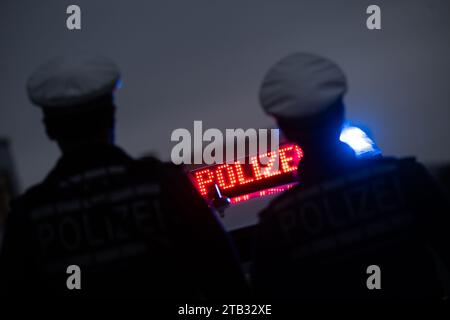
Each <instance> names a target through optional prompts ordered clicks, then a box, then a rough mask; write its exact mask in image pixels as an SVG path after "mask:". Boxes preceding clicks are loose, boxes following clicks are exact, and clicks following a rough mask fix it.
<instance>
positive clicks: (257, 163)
mask: <svg viewBox="0 0 450 320" xmlns="http://www.w3.org/2000/svg"><path fill="white" fill-rule="evenodd" d="M302 157H303V151H302V149H301V148H300V147H299V146H297V145H295V144H289V145H284V146H282V147H281V148H279V149H278V150H274V151H271V152H267V153H264V154H260V155H256V156H253V157H249V158H246V159H244V160H246V161H239V160H237V161H235V162H233V163H228V164H219V165H213V166H208V167H204V168H201V169H196V170H193V171H191V176H192V178H193V180H194V183H195V185H196V187H197V189H198V191H199V192H200V194H202V195H203V196H204V197H205V198H207V199H209V200H212V198H213V195H214V194H215V186H217V187H218V188H219V189H220V192H221V193H222V196H226V197H229V198H231V200H232V201H231V202H232V203H237V202H242V201H245V200H248V199H250V198H254V197H255V196H264V195H267V194H271V193H275V192H280V191H283V190H285V189H286V187H283V186H285V185H289V184H292V183H294V182H296V180H297V179H296V172H297V167H298V164H299V162H300V160H301V158H302ZM261 192H262V193H261Z"/></svg>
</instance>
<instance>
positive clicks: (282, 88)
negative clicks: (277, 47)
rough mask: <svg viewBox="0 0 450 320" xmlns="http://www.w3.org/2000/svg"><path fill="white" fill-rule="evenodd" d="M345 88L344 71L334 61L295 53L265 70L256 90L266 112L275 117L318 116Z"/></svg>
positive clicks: (297, 117) (341, 94) (298, 117)
mask: <svg viewBox="0 0 450 320" xmlns="http://www.w3.org/2000/svg"><path fill="white" fill-rule="evenodd" d="M346 91H347V81H346V78H345V75H344V73H343V72H342V70H341V69H340V68H339V66H338V65H336V64H335V63H334V62H332V61H330V60H328V59H326V58H323V57H320V56H318V55H314V54H309V53H295V54H292V55H289V56H287V57H285V58H284V59H282V60H280V61H279V62H278V63H276V64H275V65H274V66H273V67H272V68H270V69H269V71H268V72H267V74H266V76H265V78H264V80H263V82H262V84H261V89H260V94H259V98H260V102H261V106H262V108H263V109H264V110H265V112H266V113H268V114H270V115H273V116H274V117H275V118H277V119H290V118H293V119H301V118H303V117H310V116H315V115H319V114H321V113H322V112H325V111H326V110H327V108H329V107H330V106H331V105H333V103H334V102H336V101H337V100H338V98H340V97H342V96H343V95H344V93H345V92H346Z"/></svg>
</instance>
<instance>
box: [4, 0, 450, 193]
mask: <svg viewBox="0 0 450 320" xmlns="http://www.w3.org/2000/svg"><path fill="white" fill-rule="evenodd" d="M69 4H78V5H79V6H80V7H81V10H82V30H81V31H69V30H67V28H66V23H65V21H66V16H67V15H66V13H65V11H66V7H67V6H68V5H69ZM370 4H373V3H371V2H367V1H331V0H330V1H317V0H315V1H275V0H273V1H261V0H254V1H211V0H189V1H167V0H164V1H117V0H109V1H98V0H96V1H92V0H89V1H87V0H76V1H70V2H69V1H61V0H59V1H56V0H54V1H35V0H27V1H25V0H2V1H1V4H0V39H1V49H0V57H1V59H0V66H1V67H0V88H1V95H0V136H8V137H10V139H11V142H12V150H13V156H14V158H15V161H16V165H17V169H18V174H19V180H20V182H21V186H22V189H24V188H26V187H28V186H30V185H31V184H34V183H36V182H38V181H40V180H41V179H42V178H43V177H44V176H45V174H46V173H47V172H48V170H50V168H51V167H52V166H53V164H54V162H55V161H56V159H57V158H58V156H59V151H58V149H57V148H56V146H55V144H53V143H52V142H50V141H48V140H47V138H46V136H45V134H44V130H43V126H42V124H41V115H40V112H39V109H37V108H35V107H33V106H32V105H31V103H30V102H29V101H28V99H27V97H26V94H25V83H26V79H27V76H28V75H29V74H30V72H31V71H32V70H33V69H34V68H35V67H36V66H38V65H39V64H40V63H41V62H43V61H44V60H46V59H48V58H50V57H52V56H55V55H61V54H67V53H74V54H77V53H83V54H104V55H108V56H111V57H112V58H113V59H114V60H115V61H116V62H117V63H118V64H119V65H120V67H121V69H122V72H123V80H124V86H123V88H122V89H121V91H120V92H119V94H118V98H117V104H118V107H119V110H118V133H117V136H118V143H119V144H120V145H121V146H123V147H124V148H125V149H126V150H128V151H129V152H130V153H131V154H132V155H134V156H139V155H142V154H144V153H147V152H154V153H156V154H157V155H159V156H160V157H161V158H163V159H168V158H169V155H170V150H171V148H172V146H173V143H171V142H170V134H171V132H172V130H174V129H176V128H180V127H184V128H192V125H193V121H194V120H203V121H204V126H205V127H217V128H237V127H241V128H251V127H265V126H270V125H272V120H271V119H270V118H268V117H266V116H265V115H264V114H263V113H262V112H261V110H260V108H259V106H258V100H257V92H258V86H259V83H260V81H261V78H262V76H263V74H264V73H265V72H266V70H267V68H268V67H269V66H270V65H271V64H273V63H274V62H275V61H276V60H278V59H279V58H281V57H283V56H284V55H286V54H289V53H291V52H293V51H298V50H306V51H310V52H315V53H319V54H323V55H325V56H328V57H330V58H332V59H333V60H335V61H337V62H338V63H339V64H340V65H341V66H342V67H343V69H344V70H345V71H346V73H347V75H348V79H349V83H350V91H349V93H348V95H347V97H346V99H345V101H346V103H347V105H348V117H349V118H350V119H351V120H354V121H356V122H359V123H363V124H365V125H366V126H368V127H369V128H370V129H371V130H372V132H373V133H374V135H375V138H376V140H377V142H378V144H379V145H380V147H381V148H382V149H383V151H384V153H385V154H388V155H395V156H404V155H416V156H418V158H419V159H420V160H422V161H425V162H436V161H438V162H439V161H448V160H450V148H449V147H448V146H449V143H448V138H450V126H448V121H449V119H450V105H449V100H450V99H449V98H450V90H449V83H450V60H449V57H450V42H449V41H448V32H449V31H450V2H449V1H445V0H443V1H438V0H434V1H412V0H411V1H376V2H375V4H377V5H379V6H380V7H381V9H382V30H381V31H369V30H367V29H366V27H365V20H366V17H367V15H366V13H365V10H366V8H367V6H368V5H370Z"/></svg>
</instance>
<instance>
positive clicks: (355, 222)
mask: <svg viewBox="0 0 450 320" xmlns="http://www.w3.org/2000/svg"><path fill="white" fill-rule="evenodd" d="M342 148H343V150H342V154H341V155H338V156H336V157H335V158H337V161H336V164H335V165H334V166H331V167H329V168H323V167H321V166H317V164H315V163H308V159H307V158H306V156H305V159H304V160H305V161H302V163H301V166H300V167H299V179H300V184H299V185H298V186H296V187H295V188H293V189H291V190H289V191H287V192H286V193H284V194H283V195H281V196H280V197H278V198H277V199H275V200H274V201H273V202H272V203H271V204H270V205H269V207H268V208H267V209H265V210H264V211H263V212H262V213H261V214H260V223H259V226H258V231H257V234H258V236H257V241H256V246H257V248H256V256H255V263H254V267H253V272H252V280H253V282H254V285H255V291H256V293H257V294H258V295H260V296H262V297H272V298H279V299H346V298H349V299H372V298H374V299H390V298H396V299H406V298H436V299H440V298H442V297H443V296H446V295H448V270H449V265H450V264H449V256H450V251H449V248H450V215H449V214H450V212H449V211H448V203H446V201H447V199H446V198H445V197H444V196H443V194H442V193H441V191H440V189H439V188H438V187H437V185H436V184H435V182H434V181H433V180H432V179H431V177H430V176H429V175H428V173H427V171H426V170H425V168H424V167H423V166H422V165H420V164H419V163H417V162H416V161H415V160H414V159H401V160H397V159H393V158H382V157H379V158H374V159H366V160H363V159H360V160H357V159H356V158H355V157H354V155H353V154H352V153H351V152H350V151H349V150H346V148H345V147H342ZM371 266H375V267H371ZM374 268H379V270H377V271H375V270H374ZM374 276H376V277H377V278H375V277H374ZM378 280H379V281H378ZM374 284H377V285H380V287H381V289H380V290H378V289H376V288H375V289H374ZM369 288H372V289H369Z"/></svg>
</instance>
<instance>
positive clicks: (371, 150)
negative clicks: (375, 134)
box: [339, 124, 381, 157]
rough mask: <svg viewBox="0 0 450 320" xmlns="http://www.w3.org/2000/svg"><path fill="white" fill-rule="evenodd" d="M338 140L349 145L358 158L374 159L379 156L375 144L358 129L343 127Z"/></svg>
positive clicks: (378, 150) (349, 126)
mask: <svg viewBox="0 0 450 320" xmlns="http://www.w3.org/2000/svg"><path fill="white" fill-rule="evenodd" d="M339 139H340V140H341V141H342V142H344V143H346V144H347V145H349V146H350V148H352V149H353V150H354V151H355V154H356V156H358V157H374V156H378V155H380V154H381V151H380V149H378V147H377V145H376V144H375V142H374V141H373V140H372V139H371V138H370V137H369V136H368V134H367V133H366V132H364V131H363V130H362V129H361V128H359V127H356V126H353V125H349V124H346V125H344V127H343V128H342V131H341V136H340V138H339Z"/></svg>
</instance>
